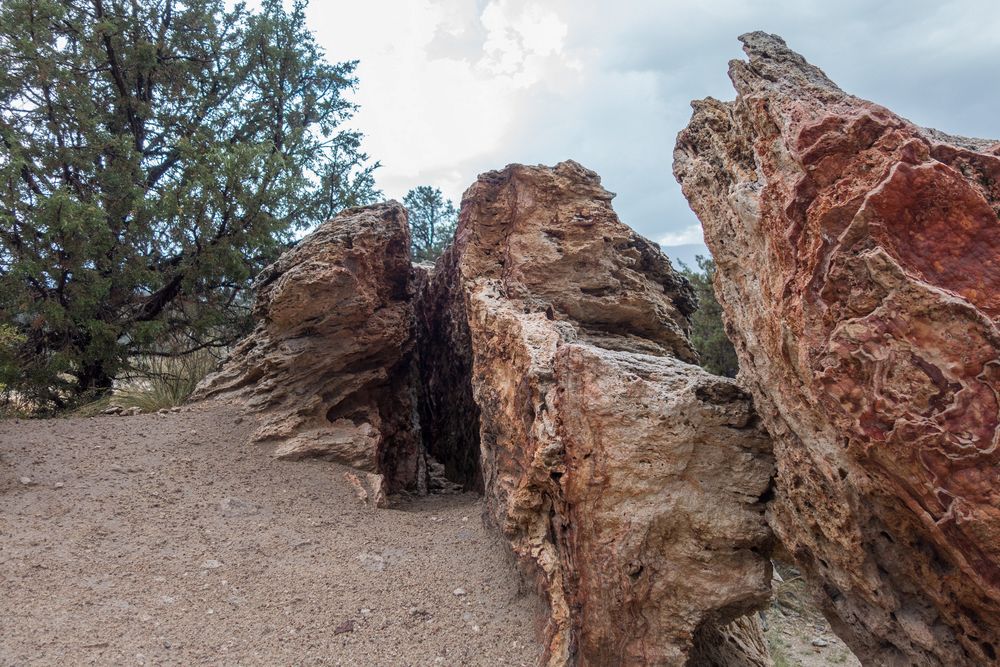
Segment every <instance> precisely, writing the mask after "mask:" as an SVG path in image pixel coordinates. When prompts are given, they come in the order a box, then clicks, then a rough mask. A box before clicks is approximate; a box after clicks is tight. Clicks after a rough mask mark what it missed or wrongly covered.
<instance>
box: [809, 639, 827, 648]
mask: <svg viewBox="0 0 1000 667" xmlns="http://www.w3.org/2000/svg"><path fill="white" fill-rule="evenodd" d="M812 645H813V646H819V647H820V648H822V647H824V646H829V645H830V642H828V641H826V640H825V639H823V638H822V637H817V638H816V639H814V640H812Z"/></svg>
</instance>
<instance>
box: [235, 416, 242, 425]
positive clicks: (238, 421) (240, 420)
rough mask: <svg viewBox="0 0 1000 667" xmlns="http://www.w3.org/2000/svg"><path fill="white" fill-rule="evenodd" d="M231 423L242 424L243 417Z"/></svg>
mask: <svg viewBox="0 0 1000 667" xmlns="http://www.w3.org/2000/svg"><path fill="white" fill-rule="evenodd" d="M233 423H234V424H242V423H243V417H237V418H236V419H234V420H233Z"/></svg>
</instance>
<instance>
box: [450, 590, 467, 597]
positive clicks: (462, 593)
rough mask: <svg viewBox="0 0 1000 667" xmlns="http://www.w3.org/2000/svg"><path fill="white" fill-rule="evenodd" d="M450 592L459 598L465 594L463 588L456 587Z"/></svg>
mask: <svg viewBox="0 0 1000 667" xmlns="http://www.w3.org/2000/svg"><path fill="white" fill-rule="evenodd" d="M451 594H452V595H454V596H455V597H459V598H460V597H462V596H463V595H466V592H465V589H464V588H456V589H455V590H453V591H452V592H451Z"/></svg>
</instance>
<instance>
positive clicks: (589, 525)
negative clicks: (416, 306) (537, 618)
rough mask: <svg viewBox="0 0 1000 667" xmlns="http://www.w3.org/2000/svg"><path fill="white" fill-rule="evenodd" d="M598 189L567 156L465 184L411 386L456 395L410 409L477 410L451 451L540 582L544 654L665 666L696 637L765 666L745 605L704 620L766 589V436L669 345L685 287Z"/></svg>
mask: <svg viewBox="0 0 1000 667" xmlns="http://www.w3.org/2000/svg"><path fill="white" fill-rule="evenodd" d="M611 197H612V195H611V194H610V193H609V192H607V191H606V190H604V188H602V187H601V185H600V180H599V178H598V177H597V175H596V174H594V173H593V172H590V171H588V170H586V169H584V168H583V167H581V166H580V165H578V164H576V163H573V162H564V163H561V164H560V165H558V166H557V167H555V168H545V167H525V166H521V165H513V166H510V167H508V168H506V169H505V170H503V171H499V172H490V173H487V174H484V175H482V176H481V177H480V178H479V180H478V181H477V182H476V183H475V184H474V185H473V186H472V187H471V188H470V189H469V190H468V191H467V192H466V194H465V197H464V200H463V203H462V212H461V216H460V219H459V227H458V232H457V237H456V240H455V243H454V245H453V247H452V248H451V249H450V250H449V251H448V252H447V253H446V254H445V255H444V256H443V257H442V259H441V260H439V262H438V264H437V267H436V269H435V271H434V273H433V275H432V276H431V277H430V280H429V283H428V293H427V294H426V295H425V296H424V297H423V298H424V303H427V304H431V307H430V308H429V310H426V311H425V312H424V313H423V315H422V317H424V318H426V321H427V322H429V323H430V325H431V326H428V325H427V324H425V325H424V326H423V327H422V328H423V329H424V331H425V332H429V331H434V332H436V336H435V335H430V334H426V333H425V334H424V335H423V336H422V342H421V350H420V356H421V365H422V366H424V367H429V368H437V369H445V370H442V371H441V374H440V376H439V377H437V378H434V379H432V380H431V381H428V380H427V379H426V378H425V381H424V386H425V392H426V388H427V387H428V386H430V387H432V388H435V387H436V389H434V391H437V392H445V391H452V390H453V392H454V395H455V396H456V398H455V399H454V400H452V399H451V398H450V396H449V395H437V396H436V397H434V401H435V403H434V405H433V406H425V408H424V413H425V414H426V415H429V416H430V418H431V419H432V421H433V420H436V421H437V423H440V424H447V423H454V422H456V421H461V417H462V416H464V417H465V418H466V419H471V418H474V417H475V413H476V411H478V414H479V420H480V423H479V429H478V432H476V433H471V434H470V433H467V432H466V433H465V434H464V435H462V437H457V436H456V437H455V438H454V440H453V442H452V443H450V444H449V445H448V447H447V449H448V451H450V452H451V458H452V459H454V461H453V465H452V469H453V470H459V469H465V470H466V474H468V475H470V476H471V475H478V474H481V476H482V484H483V486H484V489H485V496H486V515H487V516H486V518H487V520H488V521H489V522H491V523H492V524H494V525H495V526H497V527H498V528H499V529H500V530H501V531H502V533H503V534H504V535H505V536H506V538H507V539H508V540H509V543H510V545H511V547H512V549H513V552H514V554H515V555H516V557H517V558H518V560H519V562H520V563H521V564H522V565H523V566H524V568H525V570H526V572H527V573H528V574H529V576H530V577H531V578H532V579H533V580H534V581H535V582H536V583H537V585H538V588H539V589H540V590H541V591H542V593H543V594H544V596H545V599H546V601H547V604H548V608H549V620H548V624H547V626H546V629H545V639H546V658H545V659H546V660H547V661H548V664H551V665H567V664H579V665H611V664H628V665H683V664H686V662H687V660H688V659H689V658H690V657H691V655H692V651H693V647H694V645H695V643H696V641H697V642H698V643H699V645H701V646H703V647H707V648H706V650H707V651H709V652H710V650H711V648H710V647H712V646H713V645H714V646H715V648H718V649H723V648H724V646H733V647H743V648H742V649H738V650H737V649H734V650H736V651H737V652H738V653H740V655H739V657H738V659H737V660H735V661H733V662H731V663H722V662H720V663H719V664H744V665H751V664H768V663H767V657H766V651H764V653H763V654H761V646H762V644H760V636H759V627H758V626H757V625H755V623H754V622H753V621H752V620H751V621H742V622H740V623H738V624H735V623H734V624H732V625H730V626H728V627H723V626H725V624H727V623H729V622H730V621H733V620H734V619H736V618H737V617H738V616H740V615H741V614H744V613H746V612H749V611H751V610H753V609H755V608H756V607H758V606H760V605H761V604H762V603H764V602H765V601H766V600H767V598H768V595H769V582H770V576H771V570H770V563H769V561H768V559H767V553H768V545H769V541H770V539H771V535H770V532H769V530H768V528H767V526H766V524H765V522H764V503H763V500H762V497H763V496H766V494H767V491H768V488H769V482H770V480H771V476H772V472H773V460H772V457H771V452H770V443H769V440H768V438H767V437H766V435H765V433H764V431H763V430H762V429H760V428H759V427H758V425H757V418H756V416H755V414H754V412H753V407H752V404H751V401H750V399H749V397H748V396H747V395H746V394H744V393H743V391H742V390H740V389H739V388H738V387H737V386H736V385H735V384H734V383H733V382H731V381H729V380H726V379H724V378H718V377H714V376H711V375H709V374H707V373H705V372H704V371H702V370H701V369H699V368H697V367H696V366H693V365H691V364H690V363H688V362H693V361H695V359H696V357H695V353H694V352H693V350H692V348H691V346H690V343H689V342H688V340H687V338H686V335H685V329H686V326H687V315H688V314H689V313H690V312H691V311H692V309H693V308H694V303H693V297H692V293H691V289H690V286H689V285H688V284H687V283H686V281H684V280H683V279H682V278H680V277H679V276H678V275H677V274H676V273H674V271H673V270H672V269H671V267H670V264H669V262H668V260H667V259H666V258H665V256H664V255H663V254H662V253H661V252H660V251H659V249H658V248H657V247H656V246H655V245H653V244H651V243H650V242H649V241H647V240H645V239H644V238H642V237H640V236H638V235H637V234H635V233H634V232H632V231H631V230H630V229H629V228H628V227H626V226H625V225H623V224H622V223H621V222H619V221H618V218H617V216H615V214H614V212H613V210H612V208H611V205H610V200H611ZM449 357H451V358H449ZM470 369H471V382H470V379H469V378H462V377H460V374H461V373H468V371H469V370H470ZM472 405H474V406H475V410H473V409H472ZM452 409H455V410H458V412H459V415H458V416H455V415H451V416H449V415H448V414H440V413H441V412H442V411H445V412H447V411H448V410H452ZM476 436H478V437H476ZM477 445H478V446H479V447H480V448H481V458H480V460H481V468H480V469H479V470H473V469H472V468H470V467H469V466H465V464H462V463H461V461H459V459H462V456H461V454H460V453H461V451H462V450H463V448H465V449H468V448H470V447H476V446H477ZM441 456H442V460H443V461H445V462H446V465H447V459H448V458H449V454H448V452H444V453H443V454H442V455H441ZM463 466H464V468H463ZM466 481H468V480H466ZM724 633H729V634H730V635H732V636H733V637H734V638H735V637H742V638H744V640H745V641H742V642H740V641H730V642H728V643H725V642H723V640H722V639H721V638H722V637H723V636H724ZM720 642H723V644H722V645H720ZM707 654H708V653H706V655H707Z"/></svg>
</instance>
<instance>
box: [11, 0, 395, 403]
mask: <svg viewBox="0 0 1000 667" xmlns="http://www.w3.org/2000/svg"><path fill="white" fill-rule="evenodd" d="M304 9H305V1H304V0H296V2H295V3H294V4H293V6H292V7H291V8H290V9H288V10H285V9H284V8H283V5H282V2H281V0H264V1H263V3H262V6H261V9H260V10H259V11H257V12H251V11H248V10H247V9H246V8H245V6H244V5H243V4H236V5H235V6H233V5H231V4H230V3H226V2H224V1H223V0H206V1H204V2H193V1H191V0H147V1H143V2H132V1H126V0H58V1H56V0H4V2H3V3H2V4H0V323H2V324H3V325H4V326H6V327H8V328H12V329H13V330H14V331H15V332H16V335H17V336H18V338H17V339H16V340H17V342H16V344H14V345H13V349H10V346H5V344H4V343H2V342H0V347H2V348H3V349H2V350H0V372H2V373H4V375H3V379H2V380H0V381H2V382H5V383H9V384H11V385H12V386H16V388H17V389H18V390H19V391H20V392H22V393H23V394H24V395H26V396H30V397H32V398H33V399H34V400H36V401H39V402H40V403H41V404H46V405H54V406H57V407H58V406H61V405H62V404H64V403H65V401H66V399H67V397H73V396H79V395H81V394H86V393H94V392H96V393H102V392H106V391H107V390H108V389H110V387H111V385H112V382H113V380H114V378H115V377H116V375H118V373H119V372H120V371H121V370H122V369H123V368H124V367H125V366H126V365H127V360H128V359H130V358H134V357H135V356H136V355H142V354H144V353H146V352H148V351H150V350H153V349H155V347H156V342H157V341H160V340H163V339H164V337H166V336H170V337H175V336H182V337H183V338H185V339H186V344H187V348H188V349H187V350H186V351H191V350H196V349H201V348H205V347H221V346H225V345H227V344H229V343H230V342H231V341H232V340H234V339H235V338H237V337H238V336H240V335H241V334H242V333H243V332H244V331H245V330H246V327H247V326H248V315H249V309H248V298H247V296H246V288H247V286H248V282H249V280H250V278H251V277H252V276H253V275H255V274H256V273H257V272H258V271H259V270H260V269H262V268H263V267H264V266H266V265H267V264H268V263H269V262H271V261H273V260H274V259H275V258H276V256H277V255H278V254H279V253H280V251H281V250H282V249H284V248H285V247H287V245H288V244H289V243H290V242H291V241H292V240H293V238H294V235H295V232H296V231H297V230H299V229H301V228H304V227H307V226H309V225H312V224H314V223H317V222H319V221H321V220H324V219H327V218H329V217H331V216H333V215H334V214H335V213H336V212H337V211H338V210H340V209H341V208H344V207H346V206H354V205H358V204H363V203H368V202H370V201H372V200H374V199H375V198H376V197H377V195H378V193H377V192H376V190H375V187H374V180H373V175H372V171H373V169H374V168H375V167H376V166H377V165H370V164H368V157H367V156H366V155H365V154H364V153H363V152H362V151H361V143H360V142H361V136H360V134H358V133H356V132H352V131H348V130H345V129H344V128H343V123H344V122H345V121H347V120H348V119H349V118H350V117H351V116H352V115H353V113H354V111H355V107H354V105H352V104H351V103H350V102H349V101H348V100H347V99H346V98H345V97H344V95H345V94H346V93H347V92H349V91H350V90H351V89H352V88H353V87H354V86H355V84H356V79H355V78H354V70H355V66H356V63H355V62H345V63H338V64H330V63H328V62H326V60H325V57H324V54H323V51H322V49H321V48H320V47H319V46H318V45H317V44H316V42H315V40H314V39H313V36H312V34H311V33H310V32H309V31H308V30H307V28H306V27H305V16H304ZM5 340H8V339H5ZM12 367H13V369H14V370H16V372H11V370H12Z"/></svg>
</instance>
